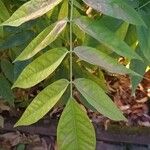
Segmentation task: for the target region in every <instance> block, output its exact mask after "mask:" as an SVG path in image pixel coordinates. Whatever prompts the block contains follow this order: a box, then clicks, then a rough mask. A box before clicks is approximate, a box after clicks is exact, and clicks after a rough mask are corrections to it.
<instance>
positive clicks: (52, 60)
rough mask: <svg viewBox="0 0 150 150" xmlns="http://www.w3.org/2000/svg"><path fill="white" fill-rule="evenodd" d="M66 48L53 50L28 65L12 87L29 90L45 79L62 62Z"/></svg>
mask: <svg viewBox="0 0 150 150" xmlns="http://www.w3.org/2000/svg"><path fill="white" fill-rule="evenodd" d="M67 53H68V51H67V49H66V48H54V49H51V50H49V51H47V52H46V53H44V54H43V55H41V56H40V57H38V58H36V59H35V60H34V61H33V62H32V63H30V64H29V65H28V66H27V67H26V68H25V69H24V70H23V72H22V73H21V74H20V76H19V77H18V79H17V81H16V82H15V83H14V85H13V88H14V87H20V88H29V87H32V86H34V85H36V84H38V83H39V82H41V81H42V80H44V79H45V78H47V77H48V76H49V75H50V74H51V73H52V72H53V71H54V70H55V69H56V68H57V67H58V66H59V65H60V63H61V62H62V61H63V59H64V58H65V56H66V54H67Z"/></svg>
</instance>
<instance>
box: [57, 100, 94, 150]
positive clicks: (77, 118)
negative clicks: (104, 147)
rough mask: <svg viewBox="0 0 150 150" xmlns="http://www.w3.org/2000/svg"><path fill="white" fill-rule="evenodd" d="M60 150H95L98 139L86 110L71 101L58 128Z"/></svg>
mask: <svg viewBox="0 0 150 150" xmlns="http://www.w3.org/2000/svg"><path fill="white" fill-rule="evenodd" d="M57 143H58V149H59V150H95V146H96V137H95V131H94V127H93V125H92V123H91V122H90V120H89V118H88V116H87V114H86V112H85V110H83V108H81V107H80V105H79V104H78V103H77V102H76V101H75V100H74V99H70V100H69V101H68V103H67V105H66V107H65V109H64V111H63V113H62V115H61V118H60V120H59V124H58V127H57Z"/></svg>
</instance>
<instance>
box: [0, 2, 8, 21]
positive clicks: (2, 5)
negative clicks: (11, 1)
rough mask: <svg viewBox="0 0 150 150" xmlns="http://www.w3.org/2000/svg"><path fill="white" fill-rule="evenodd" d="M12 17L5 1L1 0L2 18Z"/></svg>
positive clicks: (0, 15) (0, 17) (0, 10)
mask: <svg viewBox="0 0 150 150" xmlns="http://www.w3.org/2000/svg"><path fill="white" fill-rule="evenodd" d="M9 17H10V15H9V12H8V10H7V8H6V7H5V5H4V3H3V1H2V0H0V19H1V20H2V21H5V20H7V19H8V18H9Z"/></svg>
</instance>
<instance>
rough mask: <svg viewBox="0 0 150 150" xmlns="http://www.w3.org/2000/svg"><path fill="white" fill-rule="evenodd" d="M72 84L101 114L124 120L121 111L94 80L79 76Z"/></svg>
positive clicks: (116, 119)
mask: <svg viewBox="0 0 150 150" xmlns="http://www.w3.org/2000/svg"><path fill="white" fill-rule="evenodd" d="M74 84H75V86H76V88H77V89H78V91H79V92H80V93H81V94H82V95H83V97H84V98H85V99H86V100H87V101H88V103H89V104H90V105H92V106H93V107H94V108H95V109H96V110H97V111H99V112H100V113H101V114H103V115H104V116H106V117H108V118H110V119H112V120H115V121H120V120H126V118H125V117H124V116H123V114H122V113H121V111H120V110H119V109H118V108H117V107H116V105H115V104H114V103H113V102H112V100H111V99H110V98H109V97H108V96H107V95H106V94H105V92H104V91H103V89H102V88H101V87H100V86H99V85H97V84H96V83H95V82H93V81H92V80H89V79H85V78H79V79H76V80H75V81H74Z"/></svg>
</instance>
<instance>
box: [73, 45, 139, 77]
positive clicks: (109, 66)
mask: <svg viewBox="0 0 150 150" xmlns="http://www.w3.org/2000/svg"><path fill="white" fill-rule="evenodd" d="M74 52H75V54H76V55H77V56H78V57H79V58H80V59H81V60H84V61H86V62H88V63H91V64H93V65H98V66H100V67H102V68H103V69H105V70H107V71H109V72H111V73H118V74H133V75H137V74H136V73H135V72H134V71H132V70H130V69H127V68H126V67H125V66H123V65H121V64H119V63H118V62H117V61H116V60H115V59H113V58H112V57H110V56H109V55H107V54H105V53H103V52H101V51H99V50H97V49H95V48H91V47H87V46H78V47H76V48H75V49H74Z"/></svg>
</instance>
